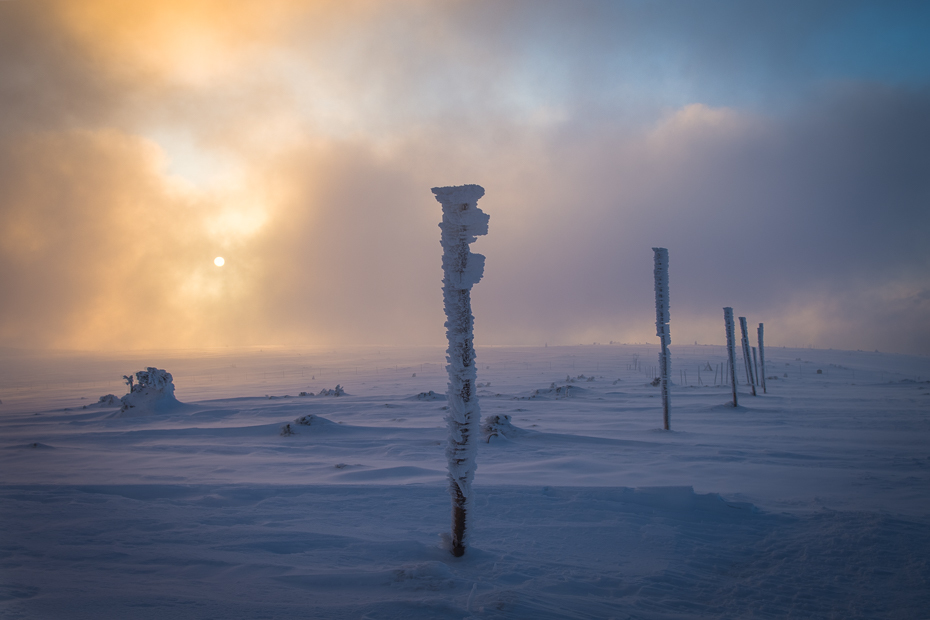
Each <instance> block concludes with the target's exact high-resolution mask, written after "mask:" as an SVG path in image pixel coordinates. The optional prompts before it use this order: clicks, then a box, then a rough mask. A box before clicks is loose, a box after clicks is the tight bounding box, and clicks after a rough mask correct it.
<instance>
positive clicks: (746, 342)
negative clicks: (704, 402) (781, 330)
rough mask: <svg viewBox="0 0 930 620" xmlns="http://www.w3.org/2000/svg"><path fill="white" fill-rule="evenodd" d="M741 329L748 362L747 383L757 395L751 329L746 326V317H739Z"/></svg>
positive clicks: (744, 356) (744, 355)
mask: <svg viewBox="0 0 930 620" xmlns="http://www.w3.org/2000/svg"><path fill="white" fill-rule="evenodd" d="M739 331H740V332H741V333H742V335H743V340H742V344H743V362H745V364H746V383H748V384H749V387H751V388H752V395H753V396H756V382H755V381H754V380H753V377H752V354H751V353H750V352H749V330H748V329H747V328H746V317H744V316H741V317H740V318H739Z"/></svg>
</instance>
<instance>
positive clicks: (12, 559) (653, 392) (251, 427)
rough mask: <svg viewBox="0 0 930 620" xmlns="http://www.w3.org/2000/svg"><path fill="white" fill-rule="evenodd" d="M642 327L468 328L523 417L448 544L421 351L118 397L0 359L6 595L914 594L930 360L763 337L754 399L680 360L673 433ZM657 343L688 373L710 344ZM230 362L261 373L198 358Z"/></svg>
mask: <svg viewBox="0 0 930 620" xmlns="http://www.w3.org/2000/svg"><path fill="white" fill-rule="evenodd" d="M656 349H657V348H656V347H647V346H629V345H624V346H618V345H613V346H609V345H599V346H585V347H581V346H578V347H547V348H484V349H483V348H480V347H479V349H478V385H479V387H478V390H479V396H480V398H481V402H482V409H483V420H487V419H489V418H490V416H493V415H499V416H504V415H509V416H510V423H511V424H512V426H513V427H515V428H516V429H517V430H518V431H519V432H507V433H505V434H499V435H497V436H492V437H490V438H487V437H485V438H484V439H483V441H482V443H481V444H479V446H478V448H479V449H478V457H477V463H478V470H477V474H476V478H475V491H476V497H475V520H474V523H473V528H474V529H473V530H472V532H471V545H472V546H471V547H470V548H469V550H468V552H467V553H466V555H465V557H463V558H458V559H457V558H453V557H452V556H451V555H450V554H449V553H448V551H446V550H444V549H443V548H442V542H441V540H440V535H441V534H442V533H443V532H445V531H446V529H447V527H448V521H449V505H448V495H447V494H446V492H445V490H444V488H443V487H444V485H445V475H446V472H445V458H444V453H443V450H444V442H445V439H446V431H445V428H444V424H443V416H444V414H445V410H443V409H442V407H444V406H445V402H444V401H443V400H435V399H433V398H430V397H429V394H428V392H429V391H430V390H433V391H434V394H436V393H439V394H442V393H443V392H444V389H443V387H444V384H445V377H444V374H445V371H444V369H442V368H441V367H440V365H439V364H438V363H437V362H436V361H435V360H436V358H437V357H439V356H441V351H439V350H438V349H437V350H435V351H434V350H427V349H410V350H381V351H380V352H378V351H377V350H355V351H348V352H340V353H333V352H319V351H300V352H296V351H283V350H278V351H262V352H258V351H245V352H243V351H238V352H234V353H231V354H228V355H226V356H225V357H224V356H223V355H218V354H215V353H211V355H209V356H204V357H202V358H196V357H193V358H188V359H186V360H185V359H178V360H175V362H176V363H175V364H174V365H172V363H171V362H172V360H171V359H169V358H168V357H159V358H157V359H152V357H155V356H150V357H149V358H148V363H147V364H137V365H136V367H125V366H122V367H120V370H121V372H119V373H118V374H117V379H118V377H119V376H121V375H122V374H126V373H127V372H129V371H131V370H138V369H139V368H143V367H145V366H146V365H154V366H157V367H159V368H166V369H167V370H169V371H170V372H171V373H172V374H173V375H174V377H175V385H176V396H177V397H178V399H179V400H180V401H181V402H183V403H185V404H184V405H183V407H182V408H180V409H177V410H173V411H170V412H167V413H164V414H158V415H151V416H139V417H131V418H114V417H111V416H112V414H113V413H114V412H115V411H117V410H118V408H117V407H99V406H97V405H96V404H95V402H96V399H97V397H98V396H100V395H103V394H105V393H108V392H113V393H116V394H117V395H121V394H122V393H124V392H125V390H123V391H122V392H121V391H119V390H118V388H115V389H98V388H97V385H98V384H99V385H102V384H103V383H105V382H106V381H107V380H108V379H107V378H106V377H105V376H104V375H106V374H109V373H111V372H112V370H113V368H114V366H116V365H117V364H116V361H115V360H112V359H100V358H94V359H82V360H80V362H79V363H78V362H76V360H75V359H74V357H68V358H61V359H58V360H48V359H45V360H39V359H38V358H36V357H33V358H31V359H27V360H23V359H19V360H18V361H17V360H12V359H11V356H9V355H7V356H4V357H2V358H0V362H2V364H3V367H4V368H5V369H6V370H8V371H10V372H7V373H6V374H5V375H4V377H5V381H6V383H3V384H0V400H2V401H3V404H2V405H0V437H2V440H0V483H2V486H0V494H2V500H0V506H2V509H0V614H2V615H3V617H11V618H60V617H69V618H127V617H132V618H165V617H179V618H208V617H216V618H262V617H267V618H289V617H294V618H297V617H301V618H306V617H310V618H467V617H476V618H483V617H487V618H610V617H615V618H697V617H702V618H708V617H710V618H714V617H717V618H732V617H755V618H784V617H797V618H802V617H803V618H831V617H835V618H875V617H888V618H919V617H922V614H924V612H925V610H926V609H927V608H928V606H930V595H928V592H930V565H928V561H927V560H926V558H927V557H930V528H928V527H927V526H928V525H930V501H928V490H930V448H928V446H930V442H928V439H930V419H928V413H930V384H928V383H925V382H926V381H927V379H928V378H930V363H928V360H927V359H925V358H915V357H907V356H894V355H883V354H878V353H865V352H844V351H818V350H809V349H795V350H792V349H779V348H775V347H767V348H766V362H767V367H768V371H769V375H770V376H778V377H779V378H778V379H776V380H771V381H769V387H768V389H769V394H768V395H765V396H761V395H760V396H758V397H755V398H753V397H752V396H750V395H749V394H748V393H747V390H746V386H745V385H741V386H739V388H740V404H741V407H740V408H738V409H736V410H734V409H733V408H732V407H731V406H728V405H727V402H728V401H729V398H730V391H729V388H728V387H727V386H722V385H717V386H706V385H705V386H697V385H690V386H682V385H680V384H678V383H675V384H673V386H672V391H673V394H674V395H673V398H674V400H675V403H676V405H675V410H676V414H675V423H674V425H673V430H672V431H671V432H665V431H661V430H659V428H660V427H661V422H662V420H661V399H660V396H659V390H658V388H657V387H653V386H651V385H648V381H649V380H650V379H651V378H652V377H651V376H649V373H648V372H647V373H645V374H644V373H643V372H638V371H637V370H635V368H636V367H637V366H640V365H641V364H636V363H635V361H634V358H638V359H639V360H641V361H642V362H645V363H649V362H651V361H652V360H653V359H655V352H656ZM670 351H671V353H672V378H673V379H674V378H676V377H677V376H678V371H679V370H680V369H684V368H688V369H689V370H688V378H689V382H690V383H693V384H696V382H697V376H696V370H697V368H698V366H699V365H700V364H703V363H708V362H709V363H710V364H711V365H712V366H714V365H716V364H719V363H720V362H722V361H723V360H724V359H725V351H724V348H723V347H719V346H673V347H672V348H671V349H670ZM798 358H800V360H799V359H798ZM14 361H16V362H17V363H14ZM40 366H41V367H42V368H44V369H45V371H46V372H47V373H48V376H56V377H58V378H59V380H58V381H57V382H49V381H47V380H46V384H47V385H53V387H48V388H45V389H43V388H41V387H40V386H38V385H35V386H30V385H29V381H30V375H29V371H30V369H32V370H33V371H34V370H35V369H36V368H38V367H40ZM232 366H235V368H229V367H232ZM76 367H79V368H80V370H78V369H76ZM16 368H21V369H22V370H20V371H18V372H19V374H17V371H16ZM222 368H229V374H230V375H231V376H235V373H241V374H242V375H244V376H245V377H250V376H251V377H253V379H252V381H253V382H252V383H250V382H249V381H248V380H246V381H242V382H239V383H236V384H234V385H231V386H228V387H227V386H226V385H224V384H223V383H222V382H220V381H213V382H208V381H206V380H204V381H203V382H202V386H201V387H198V384H197V383H196V382H195V381H191V380H190V379H191V378H194V379H196V378H197V377H210V376H211V374H210V372H209V371H210V370H215V369H222ZM327 368H328V370H326V369H327ZM60 369H67V371H66V372H58V373H57V374H56V372H57V371H58V370H60ZM319 369H324V370H323V372H322V373H320V375H321V376H322V378H320V377H316V375H315V374H314V373H315V372H316V371H317V370H319ZM738 370H739V371H742V369H741V368H740V369H738ZM817 370H821V371H822V372H821V374H817V372H816V371H817ZM198 371H199V372H198ZM69 373H70V374H69ZM414 373H416V377H414V376H412V375H413V374H414ZM305 374H306V376H305ZM784 374H787V375H788V377H784V376H783V375H784ZM32 376H34V377H36V378H37V379H41V378H42V374H41V373H35V374H34V375H32ZM212 376H214V377H216V376H218V373H215V372H214V374H213V375H212ZM582 376H583V378H582ZM592 376H593V377H594V380H593V381H590V380H589V379H590V377H592ZM186 377H187V378H186ZM255 377H259V379H258V380H256V379H255ZM311 377H314V378H313V379H311ZM354 377H358V379H353V378H354ZM567 377H569V378H571V379H572V381H566V378H567ZM712 379H713V373H710V377H709V378H708V376H707V375H706V374H705V373H703V372H702V380H703V381H704V382H708V381H710V382H712ZM262 381H264V383H262ZM718 381H719V377H718ZM337 383H339V384H341V385H342V386H343V387H345V389H346V391H347V392H348V393H349V394H350V395H349V396H338V397H336V396H305V397H298V396H297V394H298V393H299V392H300V391H307V392H312V393H314V394H316V393H318V392H319V391H320V390H321V389H327V388H333V387H334V386H335V385H336V384H337ZM553 384H555V388H556V389H553V388H552V387H551V386H552V385H553ZM88 386H93V387H92V388H90V389H95V390H96V391H95V392H91V391H89V389H88ZM114 387H115V386H114ZM566 387H567V388H569V389H565V388H566ZM558 388H562V389H558ZM423 393H425V394H426V396H425V397H423V396H420V395H421V394H423ZM266 394H267V395H268V396H273V397H275V398H269V397H266ZM285 395H288V396H290V398H285V397H284V396H285ZM82 396H84V400H81V397H82ZM218 396H220V397H219V398H217V397H218ZM85 404H87V406H88V407H87V409H83V406H84V405H85ZM66 408H67V409H69V411H64V409H66ZM311 415H312V416H313V417H312V418H311V420H312V423H311V424H310V425H302V424H298V423H296V420H297V419H298V418H301V417H304V416H311ZM286 423H290V424H291V426H292V428H293V429H294V430H295V432H296V434H294V435H291V436H282V435H281V427H282V425H283V424H286Z"/></svg>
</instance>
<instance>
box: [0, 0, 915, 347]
mask: <svg viewBox="0 0 930 620" xmlns="http://www.w3.org/2000/svg"><path fill="white" fill-rule="evenodd" d="M537 6H538V7H539V8H538V9H535V8H534V9H533V10H531V8H533V7H537ZM617 6H619V8H616V7H617ZM651 6H652V5H642V6H641V5H633V4H631V5H614V4H613V3H605V4H597V3H591V4H590V5H589V9H590V10H588V11H571V12H566V10H565V9H564V5H561V4H558V3H553V4H544V3H530V4H521V3H513V4H508V5H507V6H504V7H502V6H500V5H499V4H498V3H455V2H453V3H447V4H444V5H442V6H441V7H438V8H437V5H435V4H434V3H427V2H415V1H410V2H398V3H396V4H391V5H388V6H385V5H384V4H383V3H367V2H359V3H351V4H350V5H348V6H347V5H345V4H343V3H318V4H307V3H290V2H284V1H280V2H274V3H262V4H258V3H241V4H240V3H237V4H236V5H234V6H232V5H228V4H227V3H220V4H218V3H216V2H212V1H208V0H204V1H202V2H197V3H194V4H189V3H184V4H183V5H182V4H175V3H171V2H166V3H151V4H149V3H143V4H141V5H139V4H132V5H127V4H125V3H119V2H105V1H102V0H101V1H98V2H89V3H82V4H81V5H74V4H73V3H54V2H49V3H35V4H33V3H19V2H16V3H0V12H2V13H3V14H2V15H0V17H4V18H9V19H0V29H2V33H0V34H2V35H3V36H0V68H2V69H3V71H2V72H0V102H2V103H3V105H4V107H5V109H6V110H9V112H10V113H9V114H6V115H4V116H3V117H2V118H0V135H2V136H3V137H4V140H3V141H2V143H0V187H3V188H4V193H3V195H2V196H0V242H2V244H0V287H2V290H3V291H4V295H3V296H2V298H0V344H2V345H17V346H49V347H68V348H109V349H128V348H141V347H153V346H162V347H193V346H218V345H226V344H270V343H292V344H296V343H303V344H327V345H338V344H363V343H378V344H402V343H406V344H430V343H433V344H438V343H440V342H442V339H443V326H442V322H443V317H442V309H441V294H440V280H441V277H442V276H441V272H440V262H439V258H440V248H439V230H438V227H437V224H438V222H439V219H440V210H439V205H438V204H437V203H436V202H435V200H434V199H433V196H432V194H431V193H430V191H429V189H430V188H431V187H433V186H436V185H447V184H461V183H479V184H482V185H483V186H484V187H485V188H486V190H487V194H486V196H485V198H483V199H482V204H481V206H482V209H483V210H485V211H486V212H487V213H489V214H490V215H491V222H490V233H489V235H488V236H487V237H485V238H482V239H480V240H479V241H478V242H477V243H476V246H475V250H476V251H479V252H482V253H484V254H486V255H487V257H488V263H487V270H486V275H485V279H484V280H483V281H482V282H481V283H480V284H479V285H477V287H476V288H475V291H474V296H473V298H474V307H475V314H476V330H477V334H478V338H479V339H480V340H481V341H483V342H485V343H542V342H549V343H550V344H555V343H577V342H592V341H607V340H627V341H651V340H653V339H654V333H653V332H654V327H652V321H653V320H654V319H653V318H652V317H653V316H654V314H653V310H652V303H653V300H652V281H651V274H652V252H651V249H650V248H651V247H653V246H657V245H661V246H665V247H668V248H669V251H670V260H671V267H670V273H671V286H672V288H671V302H672V307H671V310H672V335H673V343H680V342H690V341H693V340H698V341H701V342H720V341H722V329H721V316H720V315H721V312H722V311H721V308H722V307H723V306H725V305H731V306H733V307H734V308H735V309H736V310H737V313H738V314H744V315H746V316H747V317H749V319H750V321H751V322H757V321H764V322H765V323H766V326H767V332H766V333H767V335H768V338H769V339H770V342H771V343H772V344H774V345H779V344H786V345H807V344H814V345H817V346H832V347H845V348H868V349H873V348H878V349H882V350H896V351H908V352H922V353H926V352H928V351H930V329H928V328H927V327H926V326H927V325H930V322H928V320H927V319H928V318H930V307H928V305H927V303H926V300H925V296H926V291H927V290H930V281H928V280H930V276H928V275H927V274H928V273H930V269H928V267H930V250H928V249H927V244H926V243H925V242H924V239H925V238H926V236H927V233H928V232H930V221H928V218H930V211H928V210H927V208H926V205H927V199H928V196H930V184H928V181H927V180H926V178H925V177H926V173H925V171H926V170H927V169H928V164H930V147H928V144H930V140H928V138H930V121H928V119H930V92H928V89H927V87H926V86H925V85H914V84H901V83H891V82H888V83H882V82H881V81H874V80H873V81H863V80H850V79H828V80H819V81H818V80H813V81H812V78H810V76H809V75H807V74H805V76H806V77H805V76H801V77H798V76H799V71H798V70H796V68H795V64H793V63H795V60H797V59H795V60H791V59H790V58H789V59H783V58H782V57H781V56H780V55H779V53H778V50H780V49H782V48H781V47H780V46H782V45H788V44H787V43H785V41H789V42H792V41H793V42H798V41H801V42H806V43H805V45H813V43H811V42H812V41H819V40H820V38H819V37H822V36H823V35H822V28H824V26H823V24H825V23H827V24H834V26H831V28H832V30H830V29H829V28H828V29H827V30H829V31H830V32H840V31H843V28H847V30H848V29H849V28H851V26H850V27H847V26H843V28H840V27H839V26H835V24H837V23H840V22H843V23H845V22H844V21H843V19H839V18H838V17H837V15H838V13H837V12H836V11H837V10H838V9H836V8H835V7H833V8H830V7H831V6H833V5H830V6H827V7H826V8H823V7H821V8H819V9H817V10H816V11H813V12H812V13H811V14H810V15H807V16H806V17H805V18H804V19H803V20H802V25H801V26H800V27H799V28H796V29H792V28H791V27H790V24H789V22H790V20H789V19H788V17H787V16H786V14H783V13H779V12H777V11H776V13H777V16H776V17H777V19H775V18H773V22H772V24H771V25H770V27H768V28H767V29H764V32H763V33H761V35H760V36H762V35H764V36H762V39H761V40H760V41H759V42H758V49H756V48H755V47H754V45H756V44H755V43H752V41H751V40H750V39H752V37H750V36H749V35H746V36H743V35H739V36H736V35H734V36H735V37H736V39H735V40H734V41H735V42H734V41H729V42H728V40H726V39H724V40H723V41H721V40H720V34H721V33H720V27H718V26H715V25H714V24H715V23H716V22H715V19H714V15H719V14H720V12H721V11H722V10H723V8H725V7H724V5H723V4H720V5H717V4H714V5H712V6H711V8H710V9H708V12H707V14H703V13H701V12H700V11H697V9H695V8H694V7H685V8H682V9H680V10H679V11H677V12H676V11H672V12H671V13H670V14H669V15H665V13H668V11H664V10H659V9H656V8H650V7H651ZM675 6H677V5H675ZM740 6H742V5H740ZM818 6H821V5H818ZM824 6H826V5H824ZM857 6H858V5H857ZM637 7H638V8H637ZM857 10H858V9H857ZM746 11H747V10H745V9H739V10H737V11H736V12H735V13H734V15H732V16H730V17H728V20H730V21H727V23H731V22H732V21H734V20H735V21H736V22H740V23H748V22H751V21H752V20H753V19H755V18H757V17H758V15H755V14H754V13H752V11H749V12H748V13H747V12H746ZM698 13H701V14H700V15H698ZM840 13H842V11H840ZM751 18H752V19H751ZM692 19H694V20H697V21H696V22H695V23H696V26H695V28H694V29H688V28H687V25H688V24H689V23H690V21H689V20H692ZM844 19H846V18H844ZM847 21H848V19H847ZM618 24H619V26H622V27H621V28H620V30H619V31H615V30H614V29H613V26H615V25H618ZM617 32H620V33H621V34H623V36H619V35H618V34H616V33H617ZM685 32H686V33H687V36H684V37H683V38H682V40H681V41H679V42H678V43H675V44H674V45H672V46H671V47H669V48H668V52H667V53H659V52H658V51H656V50H657V48H656V46H655V45H653V44H652V43H649V41H650V40H651V39H650V37H651V36H652V35H653V34H655V35H656V36H658V37H659V40H661V41H670V40H673V39H675V36H677V35H676V33H685ZM728 32H729V30H728ZM782 35H785V36H786V37H788V38H787V39H781V38H779V37H781V36H782ZM788 35H790V36H788ZM721 46H722V47H721ZM734 46H735V47H736V48H739V49H742V50H745V51H746V54H747V57H746V58H742V59H740V58H735V59H734V58H730V59H729V60H727V58H729V55H730V52H731V51H732V50H733V47H734ZM659 47H661V46H659ZM788 47H791V48H792V49H793V48H794V43H791V45H788ZM801 47H803V46H801ZM724 52H727V53H724ZM818 53H819V52H818ZM799 54H801V52H799ZM801 56H803V54H801ZM815 56H816V55H815ZM810 57H811V56H808V57H807V58H810ZM817 57H818V58H819V56H817ZM684 59H690V60H687V62H686V61H685V60H684ZM734 63H735V64H734ZM818 66H820V65H818ZM823 66H826V65H823ZM734 67H735V68H734ZM758 67H763V68H764V69H765V70H764V71H763V72H762V73H761V74H760V75H766V76H767V75H769V74H777V73H779V72H781V73H782V74H783V75H785V76H788V77H786V78H785V79H782V78H778V79H775V78H771V79H770V78H768V77H765V79H763V80H762V81H764V82H766V83H765V84H764V85H758V84H756V83H755V82H753V81H752V80H751V79H750V78H749V77H746V76H747V75H749V74H750V73H752V72H753V71H754V68H758ZM731 69H732V71H731ZM847 69H849V68H848V67H847ZM853 69H855V67H853ZM853 69H849V70H848V71H847V70H845V69H844V70H843V71H840V72H838V73H837V74H836V75H837V76H839V77H840V78H842V77H844V76H848V74H855V73H856V70H853ZM818 71H820V69H818ZM717 73H719V74H720V75H717ZM801 73H803V72H801ZM727 75H730V77H727ZM708 76H710V77H711V78H713V79H712V80H711V81H712V82H713V85H714V86H713V88H712V89H705V88H703V87H698V86H696V84H699V83H701V82H702V80H704V78H705V77H708ZM734 76H735V77H734ZM802 77H803V79H801V78H802ZM788 78H790V79H788ZM760 79H762V78H760ZM792 80H794V81H795V82H804V84H805V85H804V86H803V87H798V88H796V89H795V90H793V91H791V94H790V97H789V98H792V100H793V101H794V103H792V105H790V106H766V105H744V104H745V103H746V101H747V100H748V99H747V97H745V96H743V95H742V94H737V95H734V96H732V97H728V96H727V95H726V93H727V91H728V90H729V89H733V88H742V87H745V88H747V89H755V91H754V92H756V93H757V95H758V93H762V94H763V95H764V94H766V93H770V89H771V88H775V87H776V86H777V87H778V88H782V87H785V86H786V85H789V83H791V84H793V83H794V82H792ZM772 84H775V85H776V86H772ZM811 84H814V85H813V86H812V85H811ZM757 86H759V88H756V87H757ZM754 96H756V95H754ZM750 99H751V97H750ZM721 101H723V102H726V101H729V102H730V103H728V104H725V105H722V104H721V103H720V102H721ZM643 110H645V112H643ZM217 255H222V256H224V257H225V258H226V260H227V262H226V266H225V267H223V268H222V269H218V268H216V267H215V266H214V265H213V263H212V261H213V258H214V257H215V256H217Z"/></svg>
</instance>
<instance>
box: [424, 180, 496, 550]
mask: <svg viewBox="0 0 930 620" xmlns="http://www.w3.org/2000/svg"><path fill="white" fill-rule="evenodd" d="M432 191H433V194H435V195H436V200H438V201H439V202H440V203H441V204H442V223H441V224H439V228H440V229H441V230H442V237H441V243H442V249H443V254H442V269H443V280H442V297H443V305H444V309H445V312H446V337H447V338H448V341H449V347H448V349H447V350H446V360H447V361H448V365H447V366H446V370H447V371H448V373H449V387H448V392H447V397H448V399H449V410H448V411H449V413H448V414H447V416H446V422H447V424H448V427H449V441H448V443H447V444H446V457H447V459H448V463H449V494H450V495H451V496H452V504H453V509H452V512H453V517H452V520H453V531H452V539H451V546H452V549H451V551H452V553H453V555H456V556H460V555H462V554H463V553H465V546H466V542H467V538H466V536H467V528H466V515H467V514H471V511H472V506H473V503H474V502H473V497H472V481H473V480H474V477H475V456H476V454H477V450H478V446H477V443H476V441H475V435H476V434H477V431H478V423H479V421H480V418H481V410H480V409H479V407H478V398H477V395H476V393H475V383H476V379H477V373H476V371H475V350H474V345H473V339H474V332H473V330H474V317H473V316H472V313H471V287H472V286H473V285H475V284H477V283H478V281H479V280H481V276H482V275H484V256H482V255H481V254H473V253H472V252H471V250H469V247H468V246H469V244H471V243H474V242H475V240H476V239H477V237H478V236H479V235H486V234H488V221H489V219H490V217H489V216H488V215H487V214H485V213H484V212H482V211H481V209H479V208H478V204H477V203H478V199H479V198H481V197H482V196H484V189H483V188H482V187H481V186H479V185H460V186H455V187H434V188H433V190H432Z"/></svg>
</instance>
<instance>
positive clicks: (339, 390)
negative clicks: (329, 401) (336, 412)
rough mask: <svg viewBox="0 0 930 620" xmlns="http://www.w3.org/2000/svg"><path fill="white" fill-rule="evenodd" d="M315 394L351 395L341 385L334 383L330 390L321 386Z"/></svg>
mask: <svg viewBox="0 0 930 620" xmlns="http://www.w3.org/2000/svg"><path fill="white" fill-rule="evenodd" d="M317 396H351V394H346V391H345V390H344V389H342V386H341V385H339V384H336V387H334V388H333V389H331V390H327V389H326V388H323V389H322V390H320V392H319V393H318V394H317Z"/></svg>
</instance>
